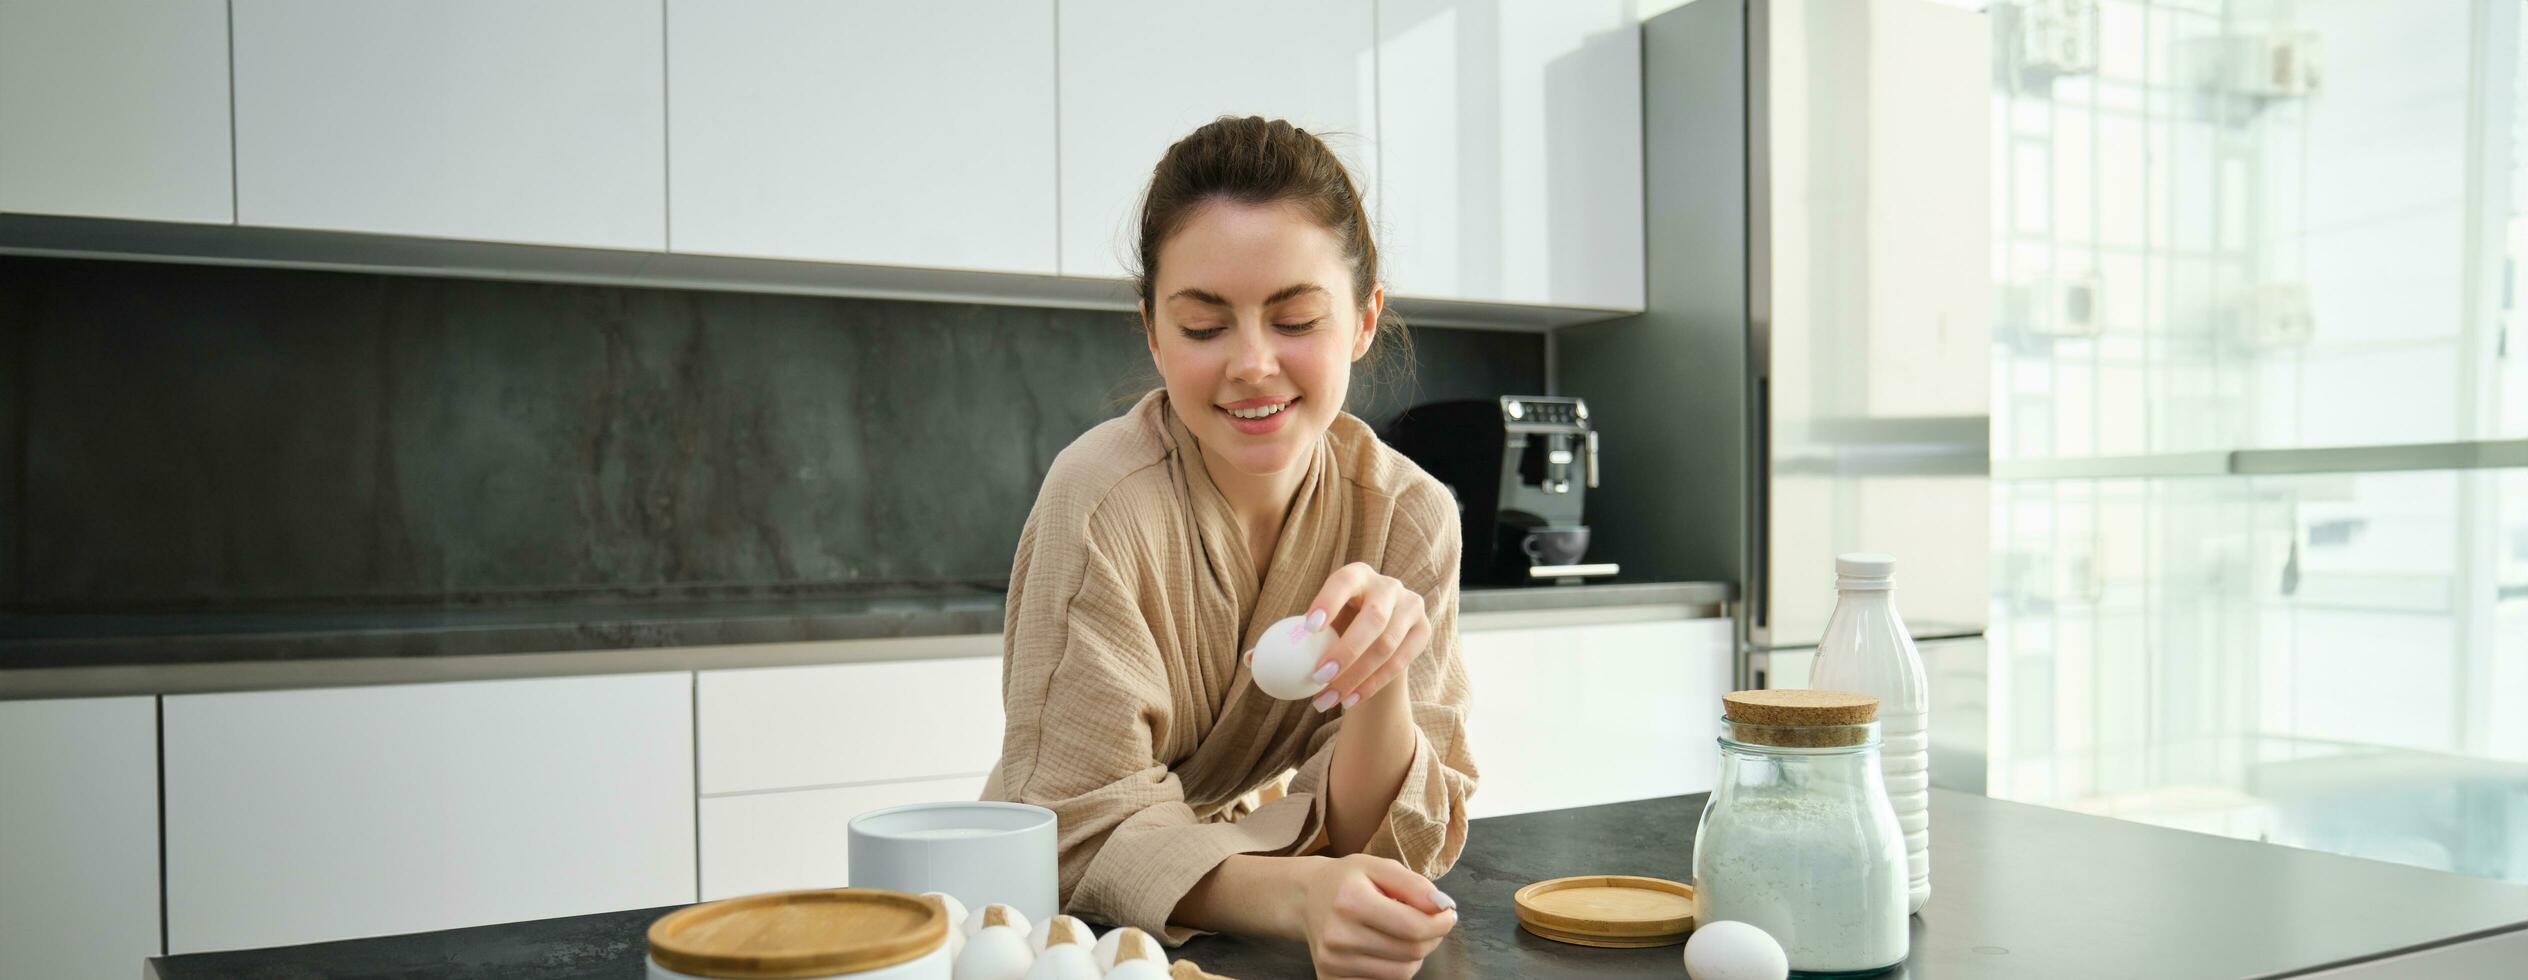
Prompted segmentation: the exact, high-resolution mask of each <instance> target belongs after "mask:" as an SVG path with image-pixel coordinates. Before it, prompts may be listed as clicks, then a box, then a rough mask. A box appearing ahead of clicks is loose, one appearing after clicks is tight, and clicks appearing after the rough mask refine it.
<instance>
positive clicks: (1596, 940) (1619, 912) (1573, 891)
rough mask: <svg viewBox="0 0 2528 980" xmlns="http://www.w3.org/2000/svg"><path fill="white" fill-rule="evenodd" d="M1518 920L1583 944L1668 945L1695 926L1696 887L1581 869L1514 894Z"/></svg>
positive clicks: (1537, 931)
mask: <svg viewBox="0 0 2528 980" xmlns="http://www.w3.org/2000/svg"><path fill="white" fill-rule="evenodd" d="M1510 898H1511V902H1512V904H1514V905H1516V906H1517V908H1518V916H1519V926H1520V927H1521V928H1524V929H1526V930H1527V931H1529V932H1532V933H1535V934H1537V935H1539V936H1543V937H1545V938H1547V939H1551V940H1554V941H1555V942H1564V943H1572V944H1575V945H1580V946H1607V947H1617V948H1624V947H1638V946H1668V945H1673V944H1676V943H1681V942H1684V941H1685V936H1686V933H1689V932H1692V931H1694V888H1693V886H1691V885H1680V884H1678V883H1676V882H1673V881H1669V880H1667V879H1665V878H1643V877H1638V876H1635V875H1582V876H1580V877H1576V878H1555V879H1552V880H1550V881H1540V882H1537V883H1535V884H1533V885H1529V886H1527V887H1525V888H1521V889H1519V890H1518V893H1517V894H1515V895H1512V896H1511V897H1510Z"/></svg>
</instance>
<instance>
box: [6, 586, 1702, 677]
mask: <svg viewBox="0 0 2528 980" xmlns="http://www.w3.org/2000/svg"><path fill="white" fill-rule="evenodd" d="M1733 598H1734V590H1733V589H1732V588H1731V587H1730V586H1729V585H1727V584H1725V583H1718V582H1662V583H1626V584H1606V585H1570V586H1539V587H1535V588H1502V589H1469V590H1467V591H1466V592H1465V593H1464V594H1462V595H1461V596H1460V597H1459V600H1458V611H1459V613H1460V615H1461V617H1462V621H1461V625H1462V626H1464V627H1465V628H1469V629H1476V628H1504V627H1510V626H1525V625H1537V624H1540V623H1548V622H1555V621H1562V622H1572V621H1588V620H1593V619H1599V618H1605V617H1614V618H1618V619H1621V618H1641V617H1669V618H1691V617H1700V616H1719V615H1724V614H1726V610H1727V608H1728V603H1729V602H1730V601H1731V600H1732V599H1733ZM1005 601H1006V596H1005V594H1004V593H1003V592H1002V591H1001V590H1000V589H999V588H997V587H994V586H991V585H953V586H937V587H924V588H920V589H908V588H902V587H894V588H871V589H856V590H848V591H843V592H838V593H835V594H830V595H821V596H814V597H801V598H792V599H779V600H763V599H745V600H707V599H682V600H672V601H657V602H614V603H572V604H561V605H544V606H503V607H493V608H457V609H450V608H389V609H364V608H346V609H335V610H316V611H297V612H254V613H165V614H151V615H118V614H44V615H0V700H13V699H26V698H50V697H103V696H112V695H126V694H178V693H192V692H201V691H224V690H261V689H268V688H278V687H326V686H341V685H352V684H392V683H418V682H426V681H445V680H483V679H492V678H501V677H541V676H556V675H565V674H590V673H635V672H643V671H656V670H695V669H716V668H727V667H769V666H795V665H800V664H809V663H851V662H856V661H863V660H902V659H921V658H923V657H930V656H977V655H988V654H991V653H996V652H998V649H999V639H998V637H999V634H1000V631H1001V618H1002V610H1003V607H1004V604H1005ZM1558 618H1559V619H1558ZM871 640H876V641H888V640H901V641H917V642H912V643H852V642H837V641H871ZM921 641H928V642H921ZM982 641H988V642H982Z"/></svg>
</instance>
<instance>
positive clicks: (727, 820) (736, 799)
mask: <svg viewBox="0 0 2528 980" xmlns="http://www.w3.org/2000/svg"><path fill="white" fill-rule="evenodd" d="M983 780H984V777H982V776H979V775H977V776H956V777H952V778H948V779H923V780H913V781H910V782H901V783H878V784H875V785H869V786H841V787H835V788H831V789H811V790H798V791H794V792H787V793H741V794H737V795H732V796H710V797H704V798H703V800H702V900H703V901H706V902H707V901H712V900H715V899H722V898H728V897H730V896H732V895H751V894H755V893H757V892H769V891H781V890H784V889H791V888H839V887H842V886H844V885H848V884H850V883H851V834H850V832H849V828H850V826H851V818H853V817H856V816H859V815H861V814H863V813H867V812H869V811H871V810H883V809H886V808H887V807H891V806H904V805H907V804H912V803H937V802H942V801H948V800H972V799H978V798H980V797H981V796H982V795H983Z"/></svg>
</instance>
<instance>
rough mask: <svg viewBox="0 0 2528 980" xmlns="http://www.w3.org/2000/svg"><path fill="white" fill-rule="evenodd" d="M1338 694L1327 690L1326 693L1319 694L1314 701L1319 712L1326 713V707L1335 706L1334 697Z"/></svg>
mask: <svg viewBox="0 0 2528 980" xmlns="http://www.w3.org/2000/svg"><path fill="white" fill-rule="evenodd" d="M1336 696H1337V695H1336V694H1335V693H1334V692H1333V691H1327V692H1325V693H1324V694H1320V695H1317V700H1316V701H1315V702H1314V704H1315V705H1316V706H1317V713H1318V714H1324V713H1325V709H1327V708H1331V707H1334V699H1335V697H1336Z"/></svg>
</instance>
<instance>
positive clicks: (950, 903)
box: [922, 892, 966, 936]
mask: <svg viewBox="0 0 2528 980" xmlns="http://www.w3.org/2000/svg"><path fill="white" fill-rule="evenodd" d="M922 897H923V898H936V899H938V900H939V904H940V905H942V906H944V907H946V908H947V909H948V931H949V932H953V933H956V934H958V935H960V936H962V935H965V929H966V903H964V902H960V901H957V896H955V895H951V894H948V893H947V892H923V893H922Z"/></svg>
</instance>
